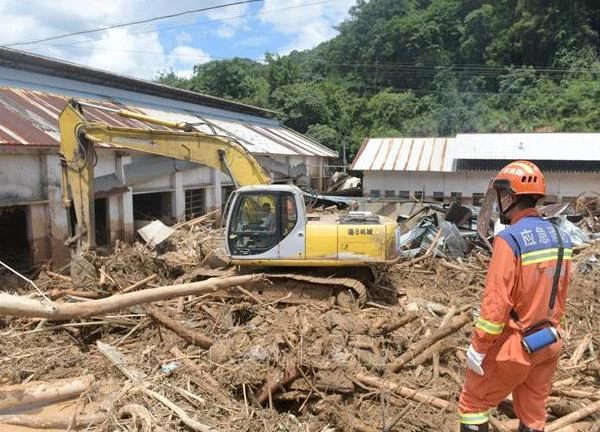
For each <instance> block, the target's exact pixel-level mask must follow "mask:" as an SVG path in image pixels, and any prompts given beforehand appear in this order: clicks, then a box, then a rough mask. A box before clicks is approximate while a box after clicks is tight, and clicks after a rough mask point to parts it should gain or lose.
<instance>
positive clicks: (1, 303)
mask: <svg viewBox="0 0 600 432" xmlns="http://www.w3.org/2000/svg"><path fill="white" fill-rule="evenodd" d="M262 280H264V276H263V275H262V274H258V275H244V276H233V277H228V278H223V279H218V278H213V279H208V280H205V281H202V282H193V283H187V284H181V285H170V286H163V287H158V288H152V289H147V290H143V291H136V292H131V293H127V294H116V295H113V296H111V297H107V298H103V299H100V300H92V301H86V302H81V303H54V302H42V301H38V300H33V299H29V298H25V297H21V296H15V295H10V294H6V293H0V315H8V316H17V317H34V318H46V319H49V320H57V321H61V320H69V319H73V318H86V317H90V316H94V315H102V314H105V313H108V312H114V311H117V310H120V309H124V308H128V307H131V306H135V305H138V304H142V303H151V302H155V301H159V300H168V299H171V298H175V297H181V296H186V295H199V294H207V293H211V292H215V291H219V290H220V289H224V288H229V287H232V286H236V285H244V284H247V283H252V282H259V281H262Z"/></svg>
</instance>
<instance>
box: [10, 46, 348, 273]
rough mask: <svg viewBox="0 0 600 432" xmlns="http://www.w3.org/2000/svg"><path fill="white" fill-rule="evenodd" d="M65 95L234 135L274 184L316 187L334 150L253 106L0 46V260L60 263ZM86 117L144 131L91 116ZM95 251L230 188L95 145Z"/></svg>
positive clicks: (208, 204) (212, 205) (191, 211)
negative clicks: (61, 120)
mask: <svg viewBox="0 0 600 432" xmlns="http://www.w3.org/2000/svg"><path fill="white" fill-rule="evenodd" d="M69 98H77V99H80V100H83V101H86V102H90V103H94V104H98V105H102V106H106V107H111V108H124V109H129V110H133V111H137V112H139V113H143V114H147V115H150V116H153V117H157V118H161V119H165V120H172V121H177V122H182V121H185V122H189V123H192V124H194V125H197V126H195V128H196V129H197V130H198V131H201V132H213V133H214V132H215V131H216V133H218V134H219V135H226V136H230V137H232V138H234V139H236V140H237V141H238V142H240V143H241V144H242V145H243V146H244V147H245V148H246V149H247V150H248V151H249V152H251V153H252V154H253V155H254V156H255V157H256V158H257V160H258V161H259V162H260V163H261V165H262V166H263V168H265V170H266V171H267V172H268V173H269V174H270V175H271V177H272V179H273V180H274V181H275V182H290V181H294V182H295V183H297V184H300V185H306V186H310V187H312V188H314V189H321V188H322V187H323V181H324V172H325V169H326V166H327V165H328V163H329V160H330V159H331V158H335V157H337V153H336V152H334V151H332V150H330V149H328V148H327V147H324V146H322V145H320V144H319V143H317V142H315V141H312V140H310V139H309V138H307V137H304V136H302V135H300V134H298V133H296V132H295V131H293V130H291V129H289V128H286V127H285V126H283V125H281V124H280V123H279V122H278V121H277V120H275V119H274V117H273V114H274V113H272V112H270V111H268V110H264V109H261V108H258V107H254V106H249V105H245V104H241V103H236V102H233V101H228V100H224V99H220V98H216V97H212V96H207V95H202V94H198V93H194V92H190V91H186V90H181V89H176V88H172V87H168V86H164V85H161V84H157V83H153V82H149V81H144V80H139V79H134V78H130V77H124V76H120V75H116V74H112V73H109V72H105V71H100V70H97V69H92V68H88V67H83V66H80V65H75V64H72V63H67V62H62V61H58V60H55V59H50V58H46V57H40V56H36V55H32V54H28V53H24V52H20V51H14V50H9V49H0V248H1V250H0V256H1V257H2V258H1V259H2V260H7V261H10V262H13V263H27V264H28V265H29V264H32V263H36V262H43V261H45V260H48V259H53V260H54V262H55V263H58V262H62V261H64V260H65V258H67V257H68V254H69V249H68V248H67V247H66V246H65V243H64V242H65V239H67V238H69V237H70V236H71V235H72V234H73V232H74V231H73V215H72V214H69V213H68V212H67V210H66V209H65V207H64V205H63V201H62V191H61V169H60V159H59V151H58V150H59V140H60V134H59V131H58V115H59V113H60V112H61V110H62V108H63V107H64V105H65V104H66V102H67V100H68V99H69ZM90 115H91V118H90V120H91V121H98V122H102V123H106V124H109V125H116V126H128V127H142V128H151V127H152V126H150V125H147V124H144V123H141V122H139V121H137V120H129V119H122V118H118V117H117V116H116V115H112V114H110V113H106V112H104V111H100V110H95V111H93V112H91V113H90ZM96 158H97V161H96V168H95V173H96V174H95V175H96V178H95V198H96V203H95V219H96V239H97V243H98V244H99V245H102V244H104V245H110V244H113V243H114V242H115V241H116V240H117V239H121V240H124V241H131V240H132V239H133V238H134V233H135V229H136V228H138V227H139V226H141V225H142V224H144V223H145V222H146V221H149V220H152V219H157V218H163V219H164V218H171V219H173V220H182V219H185V218H192V217H195V216H198V215H202V214H204V213H206V212H209V211H212V210H214V209H220V208H222V206H223V205H224V203H225V201H226V199H227V197H228V194H229V193H230V192H231V191H232V190H233V183H232V182H231V179H229V178H228V177H227V176H226V175H224V174H223V173H221V172H219V171H216V170H214V169H212V168H210V167H207V166H203V165H198V164H195V163H192V162H187V161H176V160H173V159H170V158H166V157H161V156H152V155H148V154H141V153H136V152H133V151H115V150H113V149H108V148H103V147H102V146H101V145H100V146H97V149H96Z"/></svg>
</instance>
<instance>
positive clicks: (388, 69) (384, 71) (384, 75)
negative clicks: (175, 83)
mask: <svg viewBox="0 0 600 432" xmlns="http://www.w3.org/2000/svg"><path fill="white" fill-rule="evenodd" d="M38 46H51V47H70V48H75V49H87V50H100V51H113V52H130V53H140V54H148V55H159V56H172V57H175V58H196V59H207V58H208V59H214V60H233V59H235V58H243V59H247V60H251V61H255V62H263V61H264V57H260V58H250V57H240V56H238V57H231V56H227V57H226V56H212V55H194V54H172V53H165V52H162V51H146V50H135V49H124V48H104V47H95V46H91V45H80V44H39V45H38ZM273 54H278V53H273ZM315 61H316V62H317V63H320V64H324V65H328V66H336V67H343V68H359V67H361V68H367V69H369V68H377V69H380V71H379V75H378V79H393V78H398V77H399V75H406V74H414V75H417V74H418V76H419V77H422V78H425V77H428V78H429V77H433V76H436V75H437V74H439V73H440V72H444V73H450V74H453V75H460V76H463V77H482V78H497V77H499V76H500V75H504V74H507V73H508V72H510V70H511V67H515V68H523V67H525V68H530V69H531V70H532V71H533V72H536V73H543V74H556V75H568V74H585V73H593V72H600V70H594V69H591V68H589V69H587V68H576V69H566V68H551V67H542V68H537V67H533V66H531V65H512V66H504V67H502V68H501V67H494V68H493V70H488V69H486V68H476V67H475V68H473V67H468V68H465V69H461V70H456V69H455V68H456V67H458V66H462V65H448V64H439V65H433V64H431V65H427V66H423V65H418V64H409V63H397V64H391V63H390V64H387V65H385V67H384V65H382V64H366V63H337V62H332V61H328V60H325V59H316V60H315ZM448 68H452V69H455V70H450V69H448Z"/></svg>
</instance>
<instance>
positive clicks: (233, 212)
mask: <svg viewBox="0 0 600 432" xmlns="http://www.w3.org/2000/svg"><path fill="white" fill-rule="evenodd" d="M305 212H306V210H305V205H304V198H303V196H302V192H301V191H300V189H298V188H297V187H295V186H290V185H280V186H276V185H270V186H267V187H265V186H262V187H261V186H249V187H243V188H240V189H238V190H237V191H236V192H234V194H233V195H232V197H231V199H230V202H229V203H228V206H227V209H226V215H227V225H226V230H227V248H228V252H229V254H230V255H231V256H232V258H234V259H236V258H238V259H241V260H248V259H281V258H284V259H285V258H289V259H302V258H303V257H304V228H305V224H306V222H305V221H306V218H305Z"/></svg>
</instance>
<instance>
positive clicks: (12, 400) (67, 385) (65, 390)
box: [0, 375, 94, 412]
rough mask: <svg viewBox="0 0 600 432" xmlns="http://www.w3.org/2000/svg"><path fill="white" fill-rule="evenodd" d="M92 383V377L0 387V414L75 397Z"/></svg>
mask: <svg viewBox="0 0 600 432" xmlns="http://www.w3.org/2000/svg"><path fill="white" fill-rule="evenodd" d="M93 382H94V376H93V375H84V376H81V377H76V378H64V379H59V380H53V381H31V382H28V383H25V384H15V385H10V386H5V387H0V412H1V411H4V410H7V409H11V408H23V407H26V406H27V405H31V404H34V403H36V404H37V403H49V402H55V401H59V400H64V399H68V398H71V397H73V396H77V395H78V394H80V393H82V392H84V391H85V390H87V389H88V388H90V386H91V385H92V383H93Z"/></svg>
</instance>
